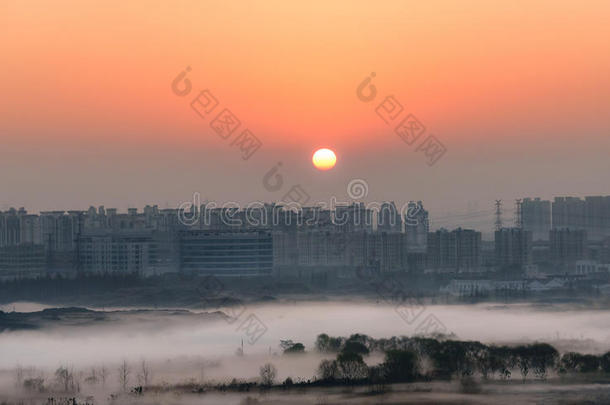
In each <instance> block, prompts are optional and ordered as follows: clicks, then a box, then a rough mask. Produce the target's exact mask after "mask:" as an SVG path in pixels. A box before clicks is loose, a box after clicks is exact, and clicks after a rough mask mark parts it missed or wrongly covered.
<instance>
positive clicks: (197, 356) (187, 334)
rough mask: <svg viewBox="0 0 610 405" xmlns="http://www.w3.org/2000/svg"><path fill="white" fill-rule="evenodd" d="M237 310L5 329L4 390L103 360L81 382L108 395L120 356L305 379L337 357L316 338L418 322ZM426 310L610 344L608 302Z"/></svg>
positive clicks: (219, 372)
mask: <svg viewBox="0 0 610 405" xmlns="http://www.w3.org/2000/svg"><path fill="white" fill-rule="evenodd" d="M13 307H14V308H15V310H21V311H23V312H30V313H36V312H35V311H38V310H41V309H45V308H47V306H46V305H38V304H36V303H24V302H19V303H14V304H7V305H4V306H3V307H2V308H1V309H2V310H7V309H9V308H10V309H11V310H12V308H13ZM240 308H241V309H240V313H239V314H238V315H239V317H238V319H233V318H221V317H218V316H216V317H214V316H213V315H214V314H217V313H215V312H213V311H212V312H209V313H206V311H203V310H195V311H185V310H167V311H165V310H158V309H157V310H153V309H151V310H133V309H127V308H123V309H120V308H113V309H112V310H111V311H110V310H108V309H106V312H105V313H106V314H109V318H106V319H98V320H97V321H96V320H95V318H96V316H97V315H93V319H94V320H93V321H90V320H89V319H88V318H87V320H86V321H84V320H81V319H80V318H76V319H77V320H78V321H75V320H74V319H70V321H65V320H61V321H56V322H55V323H53V324H49V325H44V326H42V327H40V328H38V329H32V330H13V331H4V332H3V333H0V351H1V353H2V355H1V356H0V386H1V387H2V392H11V391H12V390H13V389H14V387H15V369H16V368H17V367H21V368H23V369H24V370H32V371H30V372H31V373H33V374H36V373H38V374H40V375H44V376H47V378H49V379H50V380H52V376H53V373H54V372H55V370H56V369H57V368H59V367H60V366H65V367H70V368H73V369H74V370H76V373H77V374H79V375H80V376H81V379H82V380H83V381H84V380H85V379H86V376H88V375H89V374H91V373H92V370H93V369H96V368H97V369H100V368H101V367H105V368H106V369H107V370H108V372H109V376H108V381H107V383H106V384H105V385H104V388H103V389H102V388H101V387H99V386H97V385H96V386H89V385H87V384H86V383H85V382H82V383H81V390H82V393H83V394H85V393H87V394H88V395H94V396H99V397H100V398H105V397H106V396H107V394H108V393H109V392H112V390H116V389H118V388H119V384H118V380H117V369H118V367H119V366H120V364H121V362H123V361H126V362H127V363H128V364H129V366H130V367H131V368H132V382H133V384H136V381H137V377H136V375H137V374H138V367H140V365H141V363H142V361H145V362H146V364H147V367H149V368H150V370H151V374H152V379H153V381H154V383H156V384H180V383H185V382H189V381H190V382H203V381H206V382H215V383H228V382H230V381H231V380H232V379H238V380H245V381H257V380H258V375H259V368H260V366H261V365H263V364H265V363H272V364H274V365H275V367H277V377H276V378H277V380H278V381H283V380H285V379H286V378H288V377H290V378H291V379H293V380H294V381H306V380H310V379H313V378H314V377H315V376H316V373H317V368H318V365H319V364H320V361H321V360H323V359H329V358H332V356H331V355H328V354H321V353H318V352H316V351H315V347H314V342H315V339H316V336H317V335H318V334H320V333H327V334H329V335H331V336H350V335H352V334H354V333H362V334H366V335H369V336H371V337H373V338H383V337H391V336H402V335H406V336H412V335H414V334H416V333H417V332H416V330H415V328H416V323H417V322H413V323H412V324H407V323H406V322H405V321H404V320H403V319H402V318H401V317H400V316H399V314H398V313H397V312H396V310H395V309H396V308H395V306H392V305H387V304H380V303H374V302H365V301H358V300H349V301H320V302H299V303H295V302H275V303H270V304H261V305H248V306H246V307H240ZM224 310H225V311H227V312H228V313H231V311H235V309H227V308H224ZM94 314H95V313H94ZM250 314H254V315H255V316H256V317H257V318H258V319H260V320H261V321H262V322H263V323H264V326H265V327H266V328H267V329H266V331H265V333H264V334H263V335H262V336H261V337H260V338H259V339H258V340H257V341H256V342H254V343H253V344H250V343H249V341H248V336H247V335H245V334H244V332H243V331H240V330H239V326H240V322H242V321H243V320H244V319H245V318H246V317H247V316H249V315H250ZM427 314H433V315H434V316H435V317H437V318H438V319H439V320H440V321H441V322H442V323H443V324H444V325H445V326H446V328H447V333H450V334H452V336H454V338H456V339H460V340H478V341H481V342H483V343H486V344H492V343H495V344H516V343H528V342H529V343H531V342H534V341H543V342H547V343H551V344H553V345H554V346H555V347H556V348H557V349H558V350H559V351H560V352H566V351H580V352H583V353H594V354H599V353H603V352H605V351H607V350H608V348H609V347H610V326H609V325H608V323H607V320H608V318H609V316H610V312H609V311H608V310H582V309H576V308H572V307H570V306H569V305H567V304H562V305H553V306H551V305H548V306H545V305H532V304H507V305H503V304H490V303H486V304H477V305H428V306H426V307H425V308H424V312H423V313H422V315H421V316H422V317H424V316H426V315H427ZM97 317H98V318H99V316H97ZM287 339H291V340H293V341H295V342H302V343H303V344H304V345H305V348H306V354H305V355H301V356H286V355H282V350H281V349H280V347H279V343H280V340H287ZM242 340H243V342H244V343H243V345H244V346H243V347H244V349H243V351H244V355H243V356H238V355H237V354H236V351H237V350H238V349H239V348H240V347H241V344H242ZM382 361H383V356H382V355H381V354H375V353H374V354H372V355H371V356H369V357H368V358H367V359H366V362H367V364H368V365H369V366H371V365H375V364H379V363H381V362H382ZM206 398H207V397H206ZM0 399H2V396H0ZM181 403H187V402H181ZM193 403H197V402H193ZM206 403H207V402H206ZM236 403H239V401H238V402H236Z"/></svg>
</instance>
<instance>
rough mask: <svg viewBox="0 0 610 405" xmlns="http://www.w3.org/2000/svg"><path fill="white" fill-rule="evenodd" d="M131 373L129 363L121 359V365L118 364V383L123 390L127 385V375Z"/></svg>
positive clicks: (125, 389)
mask: <svg viewBox="0 0 610 405" xmlns="http://www.w3.org/2000/svg"><path fill="white" fill-rule="evenodd" d="M130 374H131V369H130V368H129V364H127V361H126V360H123V362H122V363H121V365H120V366H119V384H120V385H121V388H122V389H123V391H127V385H128V384H129V375H130Z"/></svg>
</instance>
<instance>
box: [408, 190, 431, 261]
mask: <svg viewBox="0 0 610 405" xmlns="http://www.w3.org/2000/svg"><path fill="white" fill-rule="evenodd" d="M404 224H405V233H406V234H407V243H408V245H409V250H410V251H412V252H425V250H426V244H427V242H428V232H430V222H429V218H428V211H426V210H425V209H424V206H423V204H422V202H421V201H417V202H415V201H409V204H408V205H407V212H405V213H404Z"/></svg>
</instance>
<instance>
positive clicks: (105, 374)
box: [100, 365, 108, 387]
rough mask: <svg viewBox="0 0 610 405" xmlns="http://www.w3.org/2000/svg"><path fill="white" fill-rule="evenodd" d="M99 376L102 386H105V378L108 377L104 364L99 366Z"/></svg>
mask: <svg viewBox="0 0 610 405" xmlns="http://www.w3.org/2000/svg"><path fill="white" fill-rule="evenodd" d="M100 378H101V379H102V386H103V387H104V386H106V379H107V378H108V369H107V368H106V366H104V365H102V367H100Z"/></svg>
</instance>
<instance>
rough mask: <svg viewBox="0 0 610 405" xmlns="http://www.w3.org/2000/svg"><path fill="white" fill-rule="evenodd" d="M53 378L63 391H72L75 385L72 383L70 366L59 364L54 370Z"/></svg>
mask: <svg viewBox="0 0 610 405" xmlns="http://www.w3.org/2000/svg"><path fill="white" fill-rule="evenodd" d="M55 380H56V381H57V384H59V386H60V387H62V388H63V390H64V392H69V391H74V390H75V388H76V386H75V383H74V370H73V369H72V368H70V369H68V367H65V366H61V367H59V368H58V369H57V370H55Z"/></svg>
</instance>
